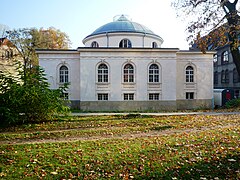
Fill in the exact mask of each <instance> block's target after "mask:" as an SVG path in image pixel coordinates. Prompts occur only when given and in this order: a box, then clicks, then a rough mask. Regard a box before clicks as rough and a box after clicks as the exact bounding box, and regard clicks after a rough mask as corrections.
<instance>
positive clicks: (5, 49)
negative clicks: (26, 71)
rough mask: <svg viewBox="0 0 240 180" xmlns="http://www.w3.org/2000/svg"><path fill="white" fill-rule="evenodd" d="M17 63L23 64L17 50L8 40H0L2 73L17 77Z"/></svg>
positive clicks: (0, 66)
mask: <svg viewBox="0 0 240 180" xmlns="http://www.w3.org/2000/svg"><path fill="white" fill-rule="evenodd" d="M16 62H22V57H21V56H20V55H19V53H18V51H17V49H16V48H15V47H14V45H13V44H12V43H11V42H10V41H9V40H8V39H7V38H0V71H2V72H4V73H6V74H8V73H10V74H12V75H15V74H16V68H17V67H18V65H17V64H16Z"/></svg>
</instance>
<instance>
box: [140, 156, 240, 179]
mask: <svg viewBox="0 0 240 180" xmlns="http://www.w3.org/2000/svg"><path fill="white" fill-rule="evenodd" d="M141 178H143V179H164V180H168V179H169V180H170V179H183V180H185V179H186V180H188V179H240V154H239V155H234V156H230V155H229V156H228V157H226V158H222V159H218V160H211V161H201V162H197V163H193V164H192V165H190V164H186V165H183V166H182V167H176V168H172V169H170V170H168V171H166V172H165V173H164V174H161V173H159V172H154V171H152V172H149V175H148V176H146V177H141Z"/></svg>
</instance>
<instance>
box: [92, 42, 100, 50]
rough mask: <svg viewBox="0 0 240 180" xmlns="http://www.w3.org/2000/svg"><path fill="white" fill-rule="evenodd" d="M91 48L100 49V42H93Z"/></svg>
mask: <svg viewBox="0 0 240 180" xmlns="http://www.w3.org/2000/svg"><path fill="white" fill-rule="evenodd" d="M91 47H92V48H98V47H99V44H98V42H97V41H93V42H92V43H91Z"/></svg>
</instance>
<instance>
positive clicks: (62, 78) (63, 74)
mask: <svg viewBox="0 0 240 180" xmlns="http://www.w3.org/2000/svg"><path fill="white" fill-rule="evenodd" d="M68 75H69V72H68V68H67V66H65V65H62V66H61V67H60V69H59V82H60V83H68V82H69V80H68V79H69V78H68Z"/></svg>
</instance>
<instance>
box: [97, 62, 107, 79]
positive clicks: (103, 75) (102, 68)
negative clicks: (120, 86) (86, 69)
mask: <svg viewBox="0 0 240 180" xmlns="http://www.w3.org/2000/svg"><path fill="white" fill-rule="evenodd" d="M98 82H108V67H107V65H106V64H100V65H99V66H98Z"/></svg>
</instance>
